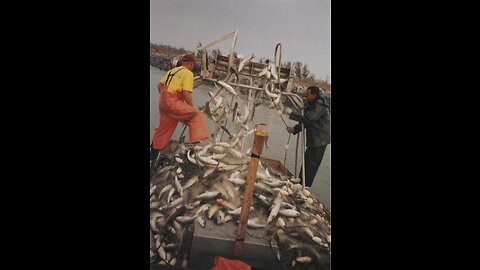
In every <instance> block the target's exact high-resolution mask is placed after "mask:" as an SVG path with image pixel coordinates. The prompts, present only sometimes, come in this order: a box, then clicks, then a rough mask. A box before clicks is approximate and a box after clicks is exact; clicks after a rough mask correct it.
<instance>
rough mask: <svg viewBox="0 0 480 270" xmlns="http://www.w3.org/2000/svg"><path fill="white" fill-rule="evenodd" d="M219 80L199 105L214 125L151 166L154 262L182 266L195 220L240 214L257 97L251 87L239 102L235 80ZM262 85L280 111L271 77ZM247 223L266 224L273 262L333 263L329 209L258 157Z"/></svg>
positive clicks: (232, 218) (292, 265) (296, 265)
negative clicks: (206, 135)
mask: <svg viewBox="0 0 480 270" xmlns="http://www.w3.org/2000/svg"><path fill="white" fill-rule="evenodd" d="M273 70H274V69H273ZM262 75H263V74H262ZM268 77H270V76H268ZM272 77H273V78H274V77H275V74H272ZM218 83H219V84H220V86H218V85H216V84H215V86H214V89H216V90H217V91H216V93H213V92H209V95H210V97H211V99H210V100H209V101H208V102H207V103H206V104H205V106H204V107H203V112H204V113H205V114H206V115H207V117H208V118H209V119H210V120H212V121H213V122H215V123H216V125H217V130H216V131H215V133H214V134H212V139H211V140H210V141H208V142H203V143H201V144H197V145H191V144H186V143H183V141H182V139H180V142H179V144H178V146H177V147H176V149H175V151H174V152H173V155H172V158H171V159H170V160H169V161H167V162H164V163H163V164H161V166H159V167H158V168H155V169H152V173H151V178H150V228H151V242H150V262H151V263H159V264H168V265H172V266H177V267H182V268H186V267H188V254H189V248H190V244H191V238H192V235H193V230H194V226H202V227H205V222H206V219H210V220H212V221H213V222H215V223H216V224H217V225H221V224H225V223H227V222H237V221H238V219H239V216H240V211H241V206H242V200H243V195H244V191H245V187H246V185H245V182H246V177H247V173H248V168H249V163H250V157H249V154H250V148H249V149H247V150H246V151H243V142H244V139H245V138H246V137H247V136H252V134H253V133H254V128H253V127H251V126H249V124H250V123H251V122H252V119H253V117H254V111H255V106H256V104H255V102H251V101H252V100H253V98H252V97H253V96H254V95H252V93H251V92H250V93H249V95H248V100H247V101H246V102H245V100H244V103H243V104H242V105H243V106H242V105H239V104H241V101H239V102H235V103H234V99H235V98H238V95H237V94H236V92H235V90H234V88H233V87H232V86H230V85H229V84H228V83H225V82H224V81H219V82H218ZM223 89H225V90H226V91H224V92H223ZM270 89H271V90H270ZM264 91H265V94H266V95H268V96H269V97H270V98H271V100H272V106H271V108H273V107H276V108H277V111H278V114H281V113H282V111H281V110H279V109H278V107H277V105H279V106H281V102H279V101H280V96H281V95H282V94H281V93H280V91H279V90H276V89H274V88H273V84H270V83H266V84H265V88H264ZM255 96H256V95H255ZM282 109H283V108H282ZM228 124H230V128H227V126H228ZM225 134H226V135H227V136H226V137H225V138H223V135H225ZM247 229H248V230H255V229H262V230H266V231H267V232H268V235H269V237H270V238H271V239H272V241H275V242H276V244H277V246H278V250H279V254H277V256H276V257H277V259H278V263H280V264H282V265H283V268H285V269H329V268H330V241H331V239H330V235H331V233H330V216H329V213H328V211H326V209H324V206H323V205H322V203H320V202H319V201H318V200H317V199H316V198H315V197H314V196H312V194H311V193H310V191H309V190H308V189H303V187H302V185H301V183H300V179H299V178H295V177H291V176H290V177H289V176H286V175H285V173H284V172H280V171H276V170H275V169H273V168H271V167H269V166H268V164H266V163H263V162H261V161H260V162H259V166H258V170H257V175H256V180H255V188H254V194H253V200H252V207H251V211H250V215H249V220H248V223H247Z"/></svg>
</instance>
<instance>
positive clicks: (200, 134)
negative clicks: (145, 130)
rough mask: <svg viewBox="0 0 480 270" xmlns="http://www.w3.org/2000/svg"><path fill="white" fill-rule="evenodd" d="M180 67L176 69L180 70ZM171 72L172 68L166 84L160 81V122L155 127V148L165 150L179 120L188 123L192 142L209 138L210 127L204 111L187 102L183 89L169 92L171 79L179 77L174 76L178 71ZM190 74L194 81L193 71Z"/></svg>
mask: <svg viewBox="0 0 480 270" xmlns="http://www.w3.org/2000/svg"><path fill="white" fill-rule="evenodd" d="M182 68H183V67H182ZM182 68H180V69H182ZM180 69H178V70H176V71H177V72H178V71H180ZM183 69H184V68H183ZM171 72H172V70H170V71H169V73H168V74H167V75H166V76H167V80H166V83H165V84H161V83H159V91H160V101H159V109H160V124H159V126H158V128H156V129H155V134H154V135H153V148H154V149H157V150H164V148H165V146H166V145H167V144H168V142H169V141H170V138H171V137H172V135H173V132H175V128H176V127H177V124H178V122H179V121H181V122H184V123H186V124H187V125H188V131H189V136H190V143H196V142H199V141H205V140H208V137H209V135H208V127H207V124H206V122H205V116H204V115H203V112H201V111H199V110H198V109H197V108H195V107H193V106H190V105H189V104H187V103H186V102H185V100H184V98H183V95H182V94H181V91H180V92H177V91H175V92H173V93H171V92H168V86H169V85H170V83H171V81H172V80H175V79H177V80H178V79H179V78H178V77H175V76H174V75H175V73H176V72H175V73H173V74H171ZM190 75H191V76H192V78H191V81H192V82H193V73H192V74H188V76H190ZM170 77H171V78H170ZM182 80H183V78H182ZM192 88H193V86H192ZM183 89H185V88H183ZM183 89H182V90H183ZM175 90H176V89H175Z"/></svg>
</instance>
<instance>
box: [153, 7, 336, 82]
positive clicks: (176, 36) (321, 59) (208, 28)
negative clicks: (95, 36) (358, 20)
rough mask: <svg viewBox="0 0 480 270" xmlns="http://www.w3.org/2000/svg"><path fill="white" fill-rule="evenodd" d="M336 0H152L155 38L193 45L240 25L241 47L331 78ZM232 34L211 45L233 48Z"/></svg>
mask: <svg viewBox="0 0 480 270" xmlns="http://www.w3.org/2000/svg"><path fill="white" fill-rule="evenodd" d="M330 1H331V0H150V42H153V43H156V44H164V45H170V46H173V47H177V48H181V47H183V48H184V49H186V50H189V51H194V50H195V49H196V48H197V45H198V43H199V42H201V43H202V44H207V43H209V42H212V41H215V40H217V39H219V38H221V37H223V36H225V35H227V34H229V33H232V32H233V31H235V30H238V36H237V42H236V52H237V53H238V54H241V55H243V56H245V57H249V56H251V55H252V53H254V54H255V59H257V61H258V59H259V58H267V59H273V57H274V53H275V46H276V45H277V44H278V43H281V44H282V45H281V48H282V59H281V61H282V63H285V62H288V61H291V62H294V61H299V62H302V63H304V64H307V66H308V68H309V70H310V73H313V74H314V75H315V78H316V79H323V80H325V79H326V76H328V80H329V81H330V80H331V67H330V66H331V65H330V63H331V57H330V54H331V42H330V37H331V23H330V22H331V20H330V14H331V12H330V7H331V3H330ZM232 42H233V39H232V38H230V39H227V40H225V41H223V42H221V43H219V44H216V45H213V46H212V47H210V48H208V49H209V50H211V49H216V48H219V49H220V51H221V52H222V54H223V55H226V54H228V52H229V51H230V47H231V45H232Z"/></svg>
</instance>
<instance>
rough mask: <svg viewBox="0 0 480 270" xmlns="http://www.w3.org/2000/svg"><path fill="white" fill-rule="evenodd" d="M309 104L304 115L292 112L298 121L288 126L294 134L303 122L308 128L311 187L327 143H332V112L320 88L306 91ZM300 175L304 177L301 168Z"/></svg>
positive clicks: (307, 162)
mask: <svg viewBox="0 0 480 270" xmlns="http://www.w3.org/2000/svg"><path fill="white" fill-rule="evenodd" d="M305 97H306V99H307V104H306V106H305V108H304V115H303V116H302V114H301V113H297V112H291V113H290V114H289V118H290V119H292V120H295V121H298V122H300V123H298V124H297V125H296V126H294V127H287V132H288V133H293V134H294V135H295V134H297V133H299V132H300V131H301V129H302V123H303V124H304V127H305V128H306V133H307V134H306V135H307V136H306V137H307V150H306V151H305V186H307V187H311V186H312V184H313V179H314V178H315V175H316V174H317V171H318V168H319V167H320V164H321V163H322V159H323V155H324V153H325V149H326V148H327V145H328V144H329V143H330V112H329V108H328V105H327V103H326V101H325V99H324V98H323V96H322V94H321V92H320V89H319V88H318V87H316V86H310V87H308V88H307V90H306V92H305ZM299 177H300V178H302V171H301V170H300V174H299Z"/></svg>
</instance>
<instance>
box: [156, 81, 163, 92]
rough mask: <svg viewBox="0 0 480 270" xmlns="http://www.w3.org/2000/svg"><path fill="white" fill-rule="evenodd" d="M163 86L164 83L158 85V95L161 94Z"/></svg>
mask: <svg viewBox="0 0 480 270" xmlns="http://www.w3.org/2000/svg"><path fill="white" fill-rule="evenodd" d="M163 86H164V84H163V83H158V85H157V89H158V93H160V92H161V90H162V87H163Z"/></svg>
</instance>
